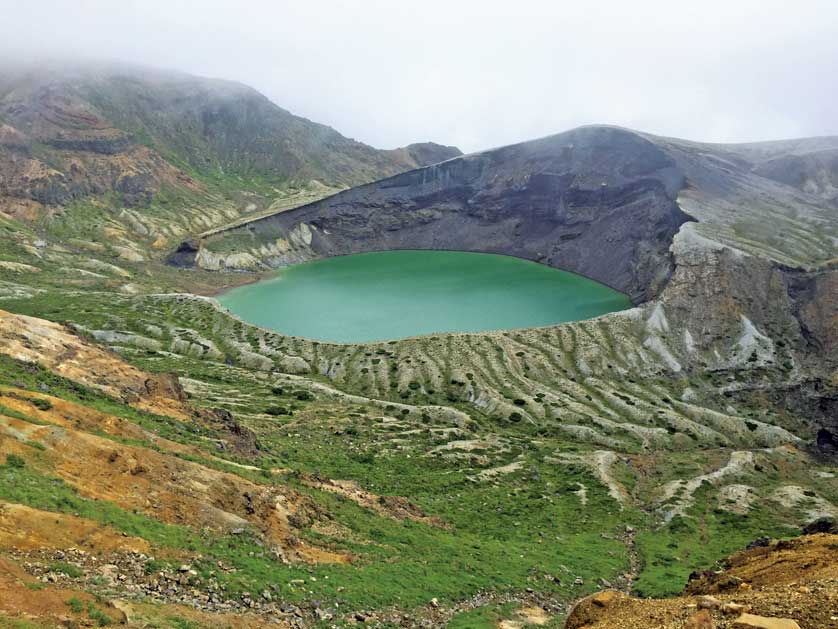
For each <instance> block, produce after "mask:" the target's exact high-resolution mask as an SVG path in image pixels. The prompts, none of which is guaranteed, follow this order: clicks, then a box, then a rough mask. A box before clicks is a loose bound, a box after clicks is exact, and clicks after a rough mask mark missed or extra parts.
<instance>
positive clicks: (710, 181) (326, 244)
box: [173, 127, 836, 301]
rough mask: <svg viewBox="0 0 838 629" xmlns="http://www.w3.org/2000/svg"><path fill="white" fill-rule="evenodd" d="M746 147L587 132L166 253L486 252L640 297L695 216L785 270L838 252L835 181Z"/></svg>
mask: <svg viewBox="0 0 838 629" xmlns="http://www.w3.org/2000/svg"><path fill="white" fill-rule="evenodd" d="M822 144H823V142H817V143H816V144H813V143H812V142H811V141H809V142H807V141H800V142H796V143H794V144H793V145H789V146H790V149H789V150H791V148H794V149H795V150H796V151H797V152H798V153H801V154H806V155H809V154H810V153H809V152H807V151H806V149H805V147H806V146H808V145H812V146H813V147H817V148H818V149H819V150H820V148H819V147H821V145H822ZM826 144H827V145H828V144H829V142H826ZM751 153H753V151H750V150H749V149H747V147H746V148H741V147H736V146H732V147H727V146H721V145H707V144H699V143H693V142H687V141H683V140H674V139H669V138H658V137H654V136H649V135H644V134H638V133H635V132H632V131H628V130H624V129H618V128H613V127H584V128H580V129H576V130H573V131H569V132H567V133H562V134H559V135H556V136H551V137H548V138H544V139H541V140H535V141H532V142H525V143H523V144H518V145H513V146H509V147H504V148H500V149H495V150H492V151H487V152H484V153H476V154H473V155H467V156H463V157H459V158H456V159H452V160H449V161H446V162H444V163H441V164H438V165H433V166H430V167H427V168H424V169H420V170H416V171H412V172H409V173H404V174H401V175H396V176H394V177H391V178H389V179H386V180H383V181H380V182H375V183H373V184H369V185H366V186H361V187H358V188H354V189H352V190H348V191H345V192H342V193H339V194H337V195H335V196H333V197H329V198H326V199H323V200H322V201H318V202H315V203H312V204H310V205H309V206H306V207H301V208H298V209H296V210H294V211H292V212H283V213H282V214H277V215H275V216H263V217H260V218H259V219H257V220H253V221H247V222H246V223H245V224H243V225H239V226H237V227H235V228H233V229H230V230H218V231H216V232H214V233H213V234H212V235H210V236H209V237H208V238H206V239H204V240H203V241H202V242H201V243H200V246H199V247H198V248H197V249H196V248H195V245H194V243H193V244H191V245H190V244H186V245H184V247H183V250H182V252H181V253H182V254H183V255H178V256H175V257H174V258H173V260H174V261H175V262H177V263H181V264H186V263H190V262H192V261H193V260H194V263H195V264H197V265H198V266H201V267H203V268H207V269H223V268H237V269H258V268H265V267H275V266H282V265H285V264H289V263H292V262H298V261H302V260H307V259H312V258H316V257H320V256H324V255H336V254H342V253H351V252H358V251H368V250H379V249H392V248H420V249H423V248H430V249H444V248H450V249H462V250H468V251H473V250H477V251H490V252H500V253H506V254H511V255H516V256H519V257H524V258H530V259H534V260H538V261H540V262H543V263H545V264H549V265H551V266H556V267H560V268H564V269H568V270H571V271H575V272H578V273H581V274H583V275H587V276H589V277H592V278H594V279H597V280H599V281H601V282H604V283H606V284H608V285H610V286H613V287H616V288H618V289H620V290H622V291H625V292H627V293H628V294H629V295H631V296H632V297H633V298H634V299H635V300H638V301H644V300H647V299H649V298H651V297H653V296H655V295H657V294H658V293H659V292H660V290H661V288H662V287H663V286H664V284H665V282H666V280H667V278H668V277H669V275H670V274H671V273H672V269H673V268H674V266H673V259H672V257H671V256H670V254H669V251H668V250H669V247H670V244H671V243H672V240H673V237H674V235H675V233H676V232H677V231H678V230H679V229H680V228H681V226H682V225H683V223H685V222H686V221H690V220H691V221H695V222H696V224H695V225H692V226H688V227H684V228H683V231H684V233H696V234H698V235H700V236H702V237H705V238H709V239H710V240H713V241H716V242H719V243H721V244H724V245H727V246H729V247H731V248H734V249H737V250H742V251H745V252H748V253H752V254H754V255H757V256H759V257H764V258H768V259H770V260H773V261H774V262H776V263H780V264H784V265H787V266H799V267H801V268H806V269H808V268H812V267H815V266H818V265H821V264H822V263H824V262H825V261H828V260H830V259H831V258H834V257H835V256H836V245H835V240H834V238H835V229H836V227H835V216H834V211H833V210H831V209H829V204H830V203H831V201H829V199H827V198H825V197H824V194H826V195H827V196H828V195H829V194H830V193H829V190H830V189H831V188H830V187H829V186H830V185H831V184H830V183H829V181H831V180H830V179H829V176H827V175H824V174H823V172H822V171H821V170H819V166H818V167H815V166H812V168H814V170H813V171H812V173H811V177H814V178H815V179H816V180H817V181H819V182H821V183H820V184H818V185H819V186H820V187H819V188H817V190H820V191H821V192H818V193H817V194H815V193H814V192H813V190H809V188H811V185H810V184H806V183H805V182H804V181H797V179H800V178H799V177H798V178H797V179H796V180H795V182H794V183H795V184H798V183H799V186H798V187H794V186H792V185H788V182H785V183H784V182H783V181H776V180H775V179H777V178H778V177H779V175H777V176H775V177H774V178H771V177H768V176H767V174H769V173H767V169H770V168H771V164H772V163H774V161H776V160H778V159H786V158H788V159H791V158H792V157H791V156H790V155H789V154H787V153H783V149H782V146H779V147H775V149H774V152H771V153H769V155H771V157H770V158H765V157H760V158H759V159H756V158H752V159H751V160H749V159H748V158H747V157H746V156H747V155H751ZM760 155H761V154H760ZM778 155H780V156H783V155H784V156H786V157H778ZM807 163H808V162H807ZM807 172H808V171H807ZM808 176H809V175H807V177H808ZM806 181H810V179H806ZM812 185H814V184H812ZM807 186H808V188H807ZM815 192H817V191H815ZM190 250H191V251H193V252H195V253H197V256H193V255H191V253H190Z"/></svg>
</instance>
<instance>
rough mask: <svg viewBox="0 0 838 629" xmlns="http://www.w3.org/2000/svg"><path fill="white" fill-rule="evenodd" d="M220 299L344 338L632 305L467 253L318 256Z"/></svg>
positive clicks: (580, 315)
mask: <svg viewBox="0 0 838 629" xmlns="http://www.w3.org/2000/svg"><path fill="white" fill-rule="evenodd" d="M218 300H219V301H220V302H221V303H222V304H223V305H224V306H226V307H227V308H228V309H230V310H231V311H232V312H234V313H235V314H237V315H238V316H239V317H241V318H242V319H244V320H245V321H249V322H250V323H255V324H256V325H259V326H262V327H264V328H269V329H272V330H276V331H277V332H282V333H283V334H289V335H292V336H303V337H307V338H311V339H318V340H323V341H337V342H364V341H377V340H379V341H380V340H388V339H398V338H404V337H407V336H418V335H421V334H431V333H434V332H479V331H483V330H503V329H510V328H523V327H535V326H541V325H549V324H552V323H561V322H564V321H574V320H578V319H589V318H591V317H595V316H597V315H601V314H604V313H606V312H613V311H615V310H623V309H625V308H630V307H631V302H630V301H629V299H628V297H626V296H625V295H623V294H622V293H619V292H617V291H615V290H613V289H611V288H608V287H607V286H604V285H603V284H600V283H598V282H594V281H593V280H589V279H587V278H584V277H581V276H579V275H575V274H573V273H568V272H565V271H559V270H557V269H553V268H550V267H547V266H544V265H541V264H537V263H535V262H529V261H527V260H521V259H519V258H511V257H509V256H500V255H491V254H484V253H463V252H459V251H384V252H380V253H361V254H357V255H351V256H343V257H336V258H327V259H324V260H317V261H315V262H309V263H306V264H300V265H297V266H293V267H289V268H286V269H283V270H281V271H279V272H278V273H277V274H276V276H274V277H272V278H269V279H266V280H263V281H261V282H257V283H255V284H250V285H248V286H241V287H238V288H234V289H232V290H230V291H228V292H227V293H224V294H223V295H221V296H220V297H219V298H218Z"/></svg>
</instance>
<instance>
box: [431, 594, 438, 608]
mask: <svg viewBox="0 0 838 629" xmlns="http://www.w3.org/2000/svg"><path fill="white" fill-rule="evenodd" d="M431 607H433V608H435V609H436V608H438V607H439V600H438V599H437V598H436V597H434V598H432V599H431Z"/></svg>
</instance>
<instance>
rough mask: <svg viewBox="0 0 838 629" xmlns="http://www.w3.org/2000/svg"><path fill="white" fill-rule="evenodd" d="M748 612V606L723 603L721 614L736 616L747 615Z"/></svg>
mask: <svg viewBox="0 0 838 629" xmlns="http://www.w3.org/2000/svg"><path fill="white" fill-rule="evenodd" d="M750 610H751V606H750V605H741V604H739V603H725V604H724V605H722V613H723V614H725V615H726V616H737V615H741V614H744V613H747V612H749V611H750Z"/></svg>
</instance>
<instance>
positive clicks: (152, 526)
mask: <svg viewBox="0 0 838 629" xmlns="http://www.w3.org/2000/svg"><path fill="white" fill-rule="evenodd" d="M50 76H52V75H49V73H48V74H47V78H43V77H41V75H39V76H38V77H34V78H33V77H32V76H28V77H20V76H16V78H14V80H12V79H10V78H9V77H8V75H4V77H5V78H4V79H3V80H2V82H0V84H2V86H3V88H2V91H0V93H2V97H0V123H2V125H3V126H2V127H0V129H2V132H0V173H1V174H2V179H0V221H1V222H2V225H0V230H2V231H0V308H2V309H3V312H2V313H0V393H2V395H0V502H2V505H3V506H2V508H1V509H0V590H2V592H3V593H4V595H3V596H0V614H3V615H4V616H5V617H0V618H2V621H0V622H6V623H7V624H11V626H18V627H31V626H36V627H39V626H44V627H50V626H55V625H56V624H59V623H66V624H70V625H71V626H72V623H79V624H82V625H85V624H86V625H94V626H95V625H102V626H104V625H107V624H108V623H114V622H124V623H128V624H129V625H133V626H148V627H153V626H158V627H175V628H179V629H182V628H183V627H194V626H210V627H211V626H216V627H226V626H233V627H261V626H270V625H279V626H283V625H284V626H292V627H308V626H331V625H336V626H344V625H349V624H355V623H361V622H364V623H365V624H367V623H369V624H372V625H373V626H375V625H378V626H382V627H388V626H389V627H392V626H425V627H437V626H446V625H447V626H450V627H453V628H454V629H456V628H458V627H459V628H460V629H462V628H464V627H478V628H483V627H498V626H501V627H507V628H511V627H522V626H526V625H528V624H529V625H541V626H554V627H559V626H562V623H563V622H564V619H565V617H566V616H567V615H568V612H569V611H570V610H571V608H572V607H573V604H574V602H575V601H577V600H579V599H581V598H584V597H586V596H587V595H590V594H593V593H595V592H597V591H599V590H617V591H620V592H624V593H627V595H628V593H631V594H633V595H635V596H637V597H641V598H644V599H645V598H646V597H656V598H661V597H667V596H673V595H678V594H680V593H681V592H682V591H683V589H684V588H685V587H687V586H688V584H689V583H691V581H690V578H689V577H690V575H691V574H692V573H703V572H704V571H707V570H710V571H715V570H716V569H717V568H718V569H721V567H719V566H717V562H719V561H720V559H721V558H723V557H724V556H726V555H728V554H730V553H732V552H734V551H738V550H741V549H742V548H744V547H745V546H746V545H747V544H749V543H750V542H752V541H754V540H756V539H759V538H762V537H769V538H774V539H784V538H789V537H793V536H796V535H797V534H798V533H799V531H800V529H801V527H803V526H805V525H807V524H809V523H811V522H812V521H815V520H819V519H823V518H827V519H828V518H835V517H838V507H836V505H838V475H836V471H835V465H836V458H835V457H836V452H838V424H837V423H836V417H838V362H836V360H838V351H836V350H838V267H836V259H838V215H836V205H835V203H836V200H835V197H834V194H833V192H834V189H835V185H836V181H838V171H836V168H835V163H836V162H835V160H834V159H833V157H834V154H835V152H836V151H838V145H836V140H835V139H834V138H812V139H805V140H797V141H785V142H774V143H764V144H753V145H712V144H701V143H696V142H688V141H685V140H678V139H672V138H661V137H655V136H650V135H648V134H643V133H638V132H634V131H630V130H626V129H616V128H613V127H602V126H594V127H585V128H581V129H575V130H572V131H568V132H565V133H562V134H558V135H555V136H550V137H548V138H543V139H541V140H535V141H531V142H524V143H521V144H518V145H513V146H509V147H502V148H500V149H495V150H492V151H486V152H482V153H476V154H472V155H466V156H460V157H458V156H456V153H457V151H456V150H455V149H454V150H452V149H448V148H445V147H441V148H440V147H437V148H433V147H431V148H430V149H429V148H428V147H424V148H420V147H413V148H411V147H408V148H407V149H404V150H397V151H395V152H386V151H376V150H375V149H371V148H370V147H365V146H364V145H360V144H358V143H355V142H353V141H351V140H348V139H346V138H342V137H340V136H337V135H336V132H333V131H331V130H328V129H326V128H324V127H320V126H319V125H314V123H309V122H308V121H304V120H302V119H298V118H294V117H293V116H291V114H288V113H287V112H283V111H282V110H280V109H279V108H277V107H275V106H273V105H271V104H270V103H268V102H267V101H265V100H264V99H263V98H262V97H261V96H259V95H258V94H256V93H254V92H252V90H249V89H248V88H245V87H243V86H239V85H236V84H227V83H218V82H214V81H209V82H207V81H205V80H203V79H200V80H199V79H194V78H192V77H184V76H183V75H171V74H165V73H164V74H162V75H160V74H153V75H152V76H145V75H139V76H138V75H136V74H135V75H133V76H128V77H126V76H123V75H121V74H118V75H113V74H107V73H106V76H104V77H99V76H96V77H93V76H91V75H90V74H89V73H86V74H85V75H84V76H82V77H76V76H75V75H72V74H71V75H67V76H65V75H61V76H59V77H58V78H57V79H56V78H55V77H54V76H53V78H49V77H50ZM196 112H197V113H196ZM411 160H412V161H411ZM424 160H431V161H436V160H439V163H435V164H431V165H427V164H426V163H425V161H424ZM402 171H405V172H402ZM357 184H361V185H357ZM348 186H354V187H351V188H349V189H345V190H344V188H347V187H348ZM398 248H450V249H461V250H466V251H475V250H480V251H489V252H496V253H508V254H511V255H516V256H518V257H522V258H527V259H532V260H537V261H539V262H541V263H543V264H547V265H551V266H554V267H558V268H564V269H566V270H571V271H575V272H577V273H581V274H584V275H586V276H588V277H592V278H594V279H597V280H599V281H601V282H604V283H606V284H608V285H610V286H612V287H614V288H617V289H619V290H620V291H623V292H625V293H626V294H627V295H629V296H630V297H631V299H632V300H633V302H634V304H635V307H634V308H632V309H630V310H627V311H623V312H620V313H614V314H610V315H606V316H603V317H599V318H596V319H592V320H587V321H577V322H572V323H567V324H562V325H554V326H547V327H543V328H532V329H520V330H507V331H500V332H487V333H477V334H434V335H430V336H423V337H418V338H410V339H403V340H398V341H388V342H381V343H369V344H357V343H356V344H332V343H320V342H314V341H311V340H308V339H304V338H298V337H289V336H286V335H283V334H280V333H276V332H272V331H269V330H265V329H261V328H257V327H255V326H252V325H249V324H247V323H246V322H243V321H241V320H240V319H238V318H236V317H234V316H232V315H231V314H230V313H229V312H227V311H225V310H224V309H222V308H221V307H220V306H219V305H218V303H217V302H216V301H215V300H213V299H212V298H210V297H207V296H206V295H211V294H214V293H215V292H216V291H218V290H221V289H223V288H225V287H228V286H231V285H235V284H238V283H241V282H246V281H253V280H255V279H258V278H260V277H262V276H263V274H266V273H270V272H271V271H272V270H273V269H275V268H277V267H280V266H283V265H286V264H290V263H295V262H301V261H307V260H311V259H316V258H320V257H325V256H330V255H338V254H344V253H352V252H356V251H366V250H373V249H398ZM818 539H820V538H818ZM781 543H782V544H786V543H788V542H785V541H783V542H781ZM810 543H817V544H820V545H819V546H818V548H819V549H820V550H819V551H818V552H820V553H821V556H825V557H827V558H828V559H829V561H827V564H828V566H834V565H835V561H834V559H833V558H832V556H831V555H830V554H829V553H830V552H831V551H832V550H833V549H832V546H830V544H831V543H832V542H831V541H827V542H824V543H823V544H821V542H812V541H811V540H810V541H808V542H800V544H803V545H804V546H806V544H810ZM772 548H773V549H775V550H778V551H781V550H783V548H781V547H777V546H774V547H772ZM772 552H773V550H772ZM806 553H809V551H805V552H804V555H806ZM810 555H811V553H809V554H808V555H806V556H810ZM732 561H733V560H731V562H732ZM730 569H731V570H737V568H736V566H733V565H732V564H731V567H730ZM735 574H736V576H737V578H741V579H743V580H749V582H750V583H751V584H752V588H751V590H750V591H751V592H753V591H756V590H757V589H758V588H759V587H762V585H763V582H762V581H759V579H758V578H757V575H756V574H754V575H752V576H747V577H746V576H743V575H742V574H740V573H738V572H737V573H735ZM830 574H832V573H828V570H826V569H825V572H824V574H823V575H808V576H805V575H804V576H805V578H806V579H809V578H810V577H811V579H813V580H814V581H813V584H812V585H809V584H806V585H798V586H797V587H807V588H810V589H811V592H809V593H808V594H811V596H810V597H808V598H806V597H804V598H802V599H801V600H805V601H811V605H815V604H817V605H821V606H822V605H824V604H829V605H831V604H832V603H831V602H830V601H831V600H832V599H830V598H829V596H827V595H826V594H824V592H827V593H828V592H829V591H830V590H829V589H828V588H827V585H828V584H829V583H830V582H829V579H834V574H832V576H830ZM760 578H761V577H760ZM772 578H774V577H772ZM785 578H786V577H784V576H777V577H776V579H777V587H778V588H779V589H777V590H776V593H777V595H776V596H774V595H773V594H772V595H770V596H769V595H766V597H765V598H763V599H760V598H759V597H757V596H756V595H754V597H753V599H751V598H749V597H750V596H751V595H750V594H748V595H747V596H745V592H746V590H748V589H747V588H743V589H742V596H743V597H745V598H746V600H745V601H743V602H741V604H750V605H752V607H753V611H754V612H755V613H761V614H763V615H784V616H787V617H790V618H793V619H794V620H795V621H796V622H798V624H799V625H800V626H801V627H803V628H804V629H816V628H817V629H820V628H821V627H822V626H823V624H822V623H823V622H827V621H826V620H824V618H826V617H825V616H823V615H817V614H814V613H812V614H809V613H808V612H806V613H804V607H803V606H802V604H801V611H799V612H798V611H795V609H792V608H790V607H787V606H786V607H783V606H780V604H779V603H778V602H777V601H779V600H780V598H781V597H782V595H784V593H788V594H789V595H790V596H789V598H790V599H793V598H794V597H793V596H791V594H792V593H793V592H792V590H790V589H789V588H790V587H792V586H791V585H790V583H787V581H784V580H783V579H785ZM802 578H803V577H801V579H802ZM821 578H823V579H826V580H827V581H825V582H824V583H827V585H823V583H821V582H820V581H817V580H818V579H821ZM693 581H694V580H693ZM807 583H808V582H807ZM693 585H695V584H694V583H693ZM693 585H690V586H689V587H693ZM765 585H766V587H768V585H769V584H768V583H767V582H766V583H765ZM772 587H773V586H772ZM712 593H713V592H710V591H707V592H705V591H700V592H699V591H698V590H696V592H695V594H701V595H704V594H712ZM798 593H799V594H801V596H803V595H804V594H807V593H805V592H798ZM714 595H715V594H714ZM690 596H692V595H690ZM772 596H773V597H774V598H772ZM739 597H740V592H739V591H738V590H737V591H736V592H735V593H724V592H722V593H719V594H718V598H720V599H721V600H723V602H730V601H733V602H736V603H740V601H739ZM824 597H825V598H824ZM618 600H619V601H622V602H621V603H620V607H619V608H618V610H624V611H625V614H626V615H625V618H628V619H633V620H631V622H635V623H636V622H638V621H637V620H636V619H637V618H641V617H642V616H638V615H636V613H635V611H632V610H635V608H637V610H639V611H637V614H643V613H646V612H644V611H643V610H644V609H647V608H645V607H643V605H641V603H639V602H637V601H633V599H628V598H625V599H624V598H622V597H618ZM667 601H669V602H667ZM695 601H696V599H695V598H689V599H681V598H679V599H674V602H672V601H671V600H670V599H665V600H664V601H663V602H661V603H659V605H660V607H655V606H654V605H657V604H652V603H650V604H649V605H650V606H651V607H649V608H648V609H649V610H653V611H652V612H651V613H655V614H657V613H658V612H656V611H654V610H656V609H660V614H662V615H661V616H660V619H661V620H660V622H661V623H663V624H662V626H667V625H666V624H665V623H670V625H673V624H674V626H678V623H681V622H686V619H687V618H688V616H690V615H692V614H693V613H695V612H694V611H693V610H692V609H691V608H689V607H688V606H689V605H691V604H697V602H695ZM772 601H773V602H772ZM824 601H826V603H824ZM688 611H689V612H690V613H689V614H688V613H687V612H688ZM695 611H697V610H695ZM670 612H671V613H670ZM818 613H820V611H819V608H818ZM830 613H831V612H830ZM619 614H623V611H619ZM667 614H668V615H667ZM711 616H712V618H713V621H714V622H716V623H718V624H719V626H722V627H724V626H726V625H725V623H727V624H730V623H732V622H733V620H735V619H733V620H730V619H729V618H728V617H727V616H723V615H722V614H721V613H716V611H715V610H713V611H712V613H711ZM829 618H830V619H831V616H829ZM597 622H599V621H597ZM603 622H606V623H607V622H610V621H603ZM627 622H628V621H627ZM828 622H832V621H831V620H829V621H828ZM818 623H821V624H818ZM599 626H602V624H600V625H599ZM605 626H608V625H607V624H606V625H605ZM629 626H630V625H629ZM827 626H828V625H827Z"/></svg>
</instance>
